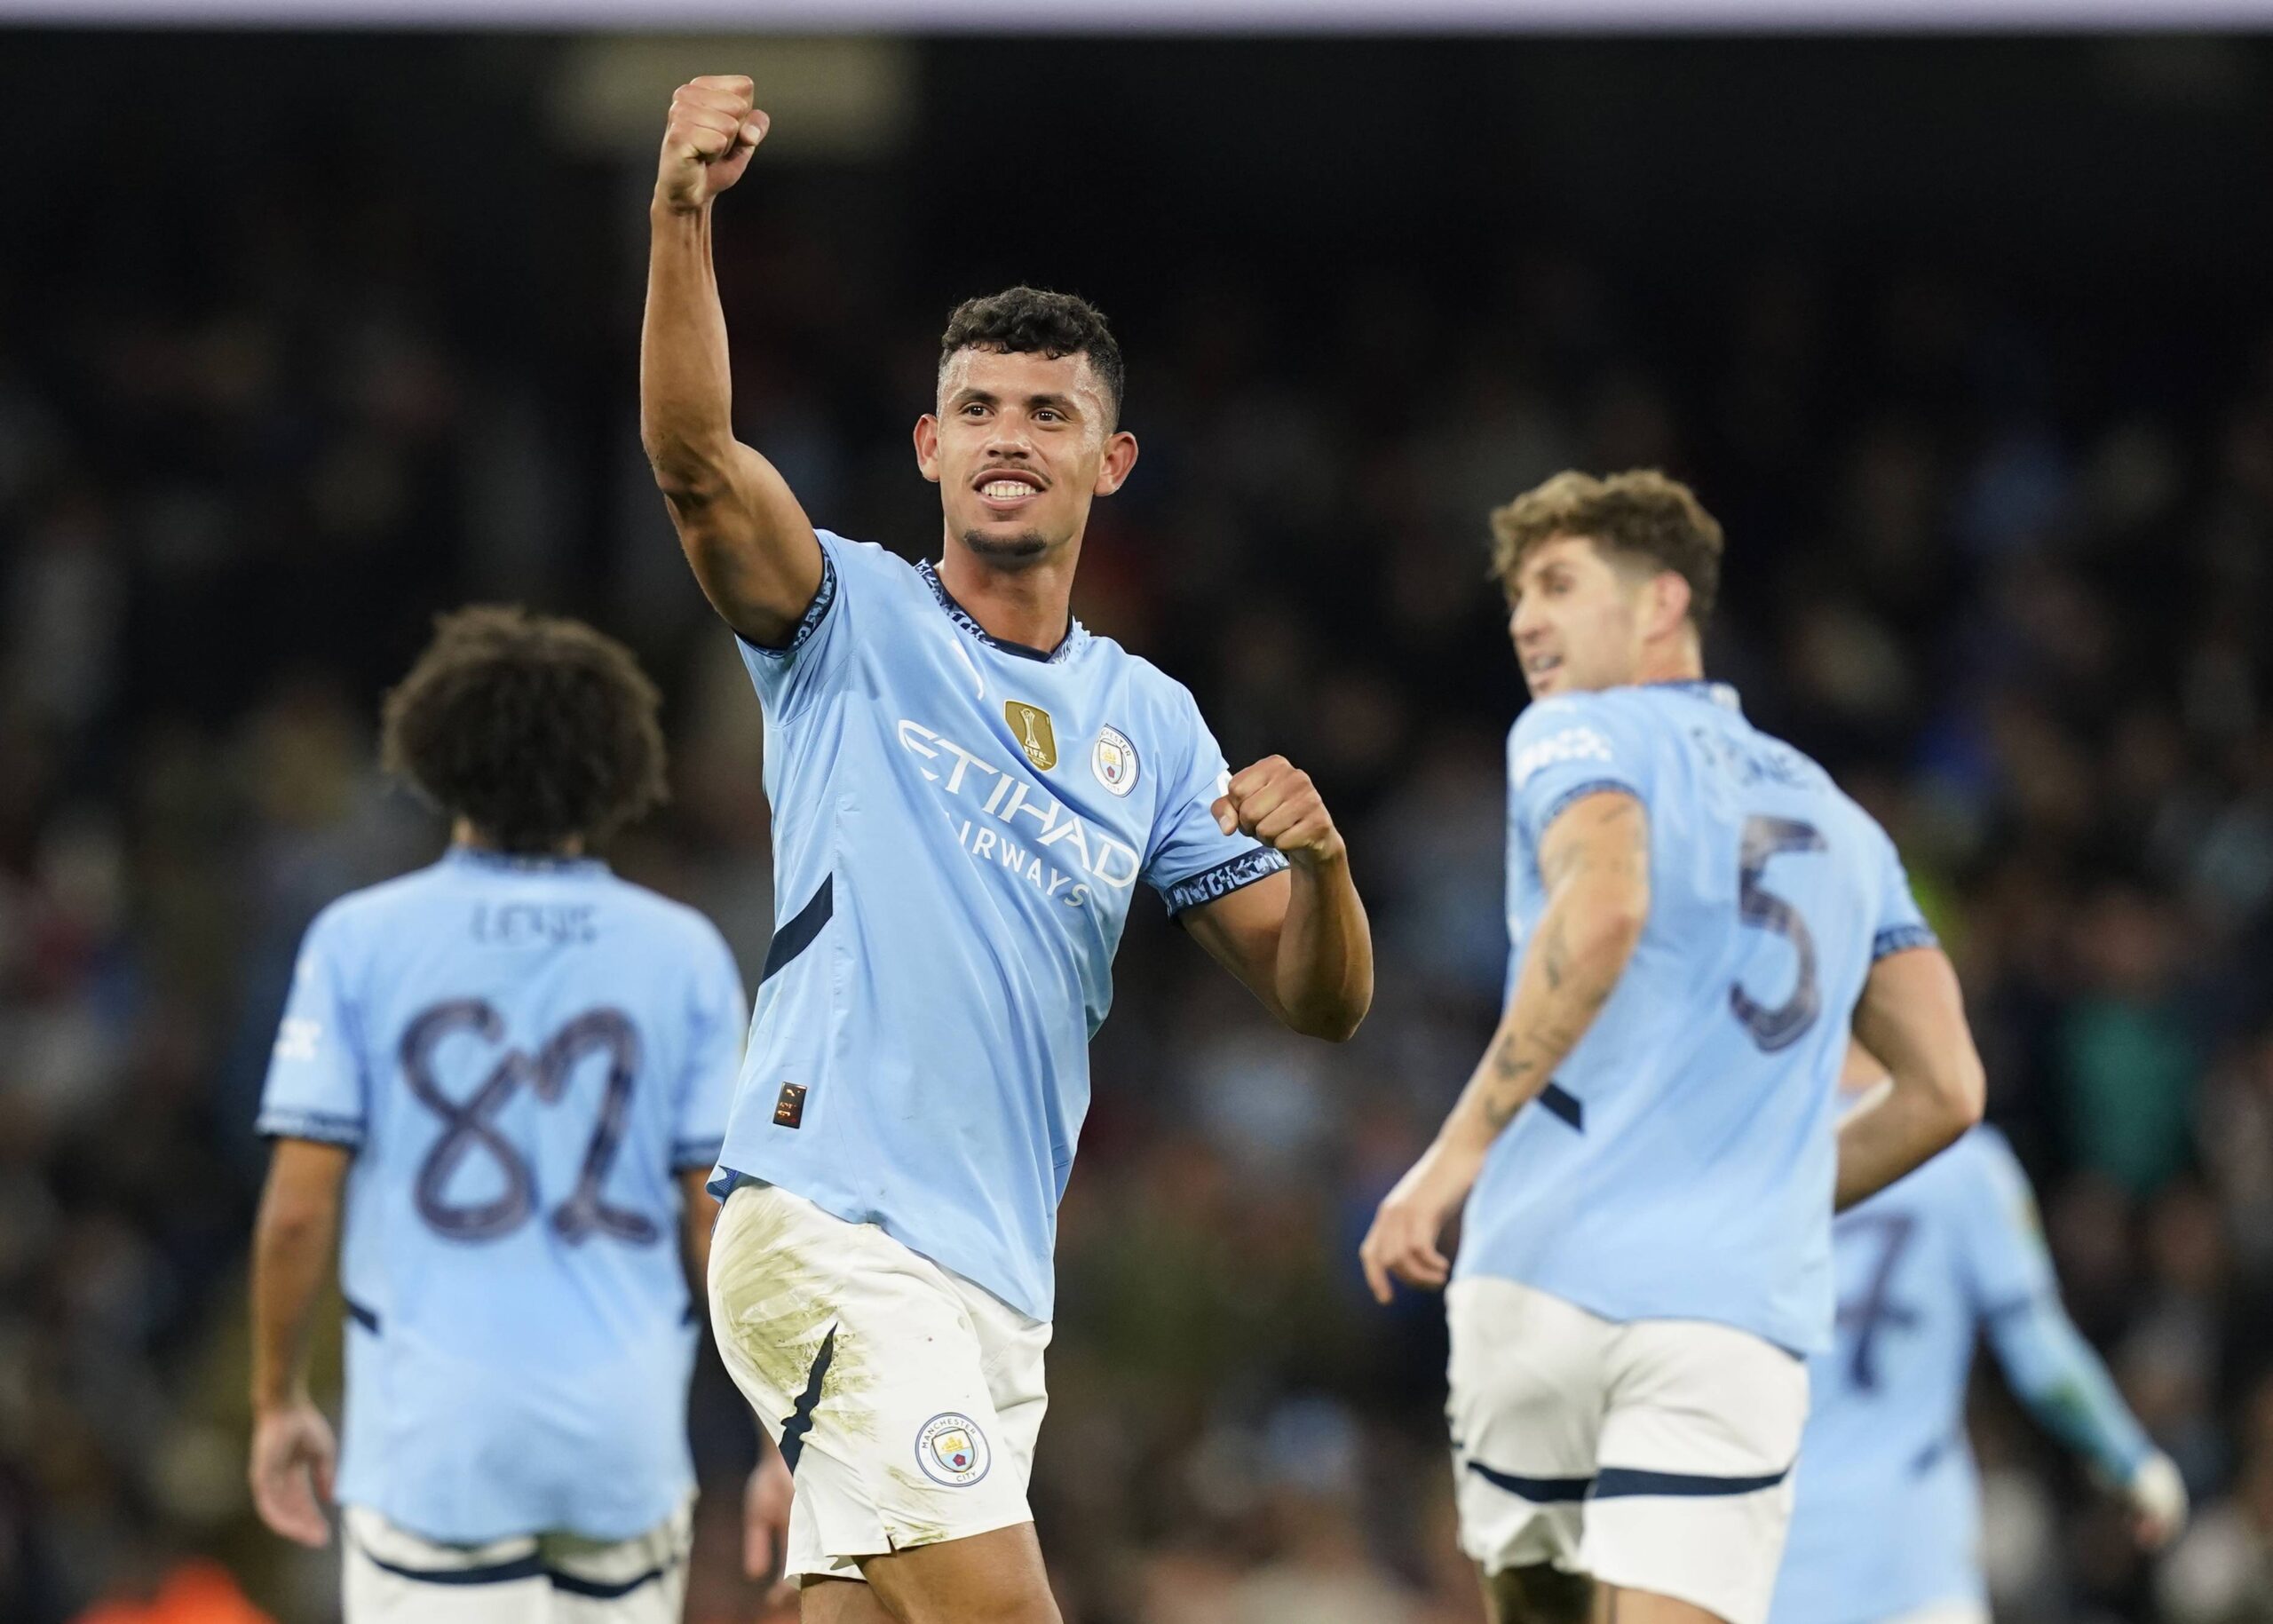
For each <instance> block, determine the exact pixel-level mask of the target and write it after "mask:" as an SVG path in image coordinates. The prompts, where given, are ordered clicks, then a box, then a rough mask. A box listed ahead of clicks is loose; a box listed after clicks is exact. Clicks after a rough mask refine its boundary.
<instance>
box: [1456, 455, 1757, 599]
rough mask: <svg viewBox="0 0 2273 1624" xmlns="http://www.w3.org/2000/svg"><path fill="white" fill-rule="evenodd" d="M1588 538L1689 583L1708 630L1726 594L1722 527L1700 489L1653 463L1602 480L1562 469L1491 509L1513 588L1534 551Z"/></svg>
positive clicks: (1496, 552)
mask: <svg viewBox="0 0 2273 1624" xmlns="http://www.w3.org/2000/svg"><path fill="white" fill-rule="evenodd" d="M1558 535H1582V536H1585V537H1586V538H1587V539H1588V540H1589V541H1591V542H1593V543H1594V544H1595V545H1596V547H1599V548H1600V549H1602V551H1604V553H1605V554H1606V555H1608V556H1609V557H1611V558H1623V559H1625V560H1627V561H1628V562H1632V561H1635V560H1639V561H1642V562H1644V563H1647V564H1650V565H1652V566H1655V567H1656V568H1658V569H1669V570H1671V571H1672V572H1673V573H1674V574H1676V575H1679V576H1680V577H1681V578H1682V579H1683V580H1684V581H1686V582H1689V618H1690V620H1691V622H1693V623H1694V624H1695V625H1696V627H1697V629H1698V630H1700V631H1702V630H1704V629H1705V624H1706V622H1707V621H1709V620H1711V619H1712V618H1713V602H1714V599H1715V598H1718V597H1719V596H1720V591H1721V546H1722V537H1721V525H1720V521H1719V520H1718V519H1715V518H1714V517H1713V516H1712V515H1711V514H1710V513H1707V511H1705V506H1704V504H1703V503H1700V502H1699V501H1698V500H1697V494H1696V493H1695V492H1694V491H1692V490H1691V489H1690V488H1689V487H1687V486H1686V485H1683V483H1682V482H1681V481H1680V480H1678V479H1668V478H1667V477H1666V476H1665V475H1664V474H1662V473H1659V471H1657V470H1656V469H1654V468H1635V469H1631V470H1629V471H1627V472H1625V473H1614V474H1612V475H1611V476H1610V477H1609V478H1608V479H1596V478H1595V477H1594V476H1593V475H1592V474H1584V473H1578V472H1569V473H1558V474H1556V476H1555V477H1554V478H1553V479H1549V480H1548V481H1547V482H1546V483H1545V484H1544V485H1540V486H1538V487H1534V488H1533V489H1531V490H1527V491H1525V493H1524V494H1523V495H1520V496H1518V497H1517V498H1516V499H1515V500H1514V501H1513V502H1510V503H1508V505H1507V506H1505V507H1503V508H1494V509H1493V511H1492V573H1493V575H1495V576H1497V577H1498V578H1499V582H1500V584H1501V586H1502V587H1503V588H1505V589H1507V590H1509V592H1510V593H1512V592H1513V591H1514V590H1515V584H1516V572H1517V571H1518V570H1520V569H1521V568H1522V567H1523V564H1524V560H1525V558H1528V557H1530V556H1531V553H1532V551H1533V550H1534V549H1535V548H1538V547H1540V546H1541V545H1542V544H1544V543H1548V542H1549V541H1552V540H1554V539H1555V538H1556V536H1558Z"/></svg>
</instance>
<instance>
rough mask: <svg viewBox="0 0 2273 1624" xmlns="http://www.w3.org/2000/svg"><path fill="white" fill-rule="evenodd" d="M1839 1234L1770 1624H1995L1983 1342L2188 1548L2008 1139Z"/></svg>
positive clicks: (2173, 1501) (1930, 1170)
mask: <svg viewBox="0 0 2273 1624" xmlns="http://www.w3.org/2000/svg"><path fill="white" fill-rule="evenodd" d="M1868 1076H1869V1073H1867V1072H1865V1073H1863V1077H1864V1079H1865V1081H1867V1080H1868ZM1832 1233H1833V1262H1834V1265H1835V1267H1836V1269H1837V1271H1838V1286H1839V1331H1838V1341H1837V1343H1836V1345H1835V1346H1834V1347H1833V1348H1832V1349H1830V1350H1829V1351H1826V1352H1822V1353H1818V1355H1816V1357H1815V1358H1814V1359H1812V1360H1810V1364H1809V1382H1810V1389H1811V1390H1812V1398H1813V1406H1812V1409H1811V1410H1810V1414H1809V1416H1808V1425H1807V1431H1806V1433H1805V1434H1804V1435H1803V1436H1802V1439H1801V1443H1800V1465H1799V1470H1798V1472H1797V1473H1796V1474H1795V1483H1796V1485H1797V1500H1796V1501H1795V1503H1794V1507H1793V1510H1792V1533H1791V1538H1790V1540H1789V1541H1787V1542H1786V1546H1785V1551H1784V1568H1783V1572H1782V1573H1781V1575H1780V1576H1779V1577H1778V1580H1777V1582H1776V1603H1775V1606H1774V1608H1773V1610H1772V1612H1771V1613H1770V1617H1771V1619H1772V1620H1774V1624H1896V1621H1897V1620H1899V1621H1900V1624H1988V1620H1989V1594H1988V1587H1987V1585H1986V1584H1985V1583H1984V1580H1983V1579H1982V1574H1981V1552H1980V1541H1981V1484H1980V1479H1979V1477H1978V1474H1977V1473H1976V1471H1975V1469H1974V1464H1973V1452H1972V1450H1971V1449H1970V1448H1969V1447H1968V1445H1967V1442H1966V1436H1965V1390H1966V1382H1967V1378H1968V1375H1969V1374H1970V1373H1971V1371H1972V1367H1973V1347H1974V1341H1975V1339H1976V1336H1977V1335H1980V1334H1981V1333H1983V1332H1986V1333H1987V1335H1988V1338H1989V1343H1990V1345H1991V1346H1992V1348H1994V1349H1995V1350H1996V1352H1997V1362H1998V1364H1999V1365H2000V1367H2002V1368H2003V1370H2004V1372H2005V1379H2006V1380H2007V1381H2008V1382H2010V1383H2011V1385H2012V1390H2013V1392H2014V1393H2015V1395H2016V1397H2018V1398H2020V1400H2021V1402H2022V1403H2024V1404H2025V1405H2026V1406H2028V1408H2029V1411H2030V1413H2031V1414H2033V1415H2034V1416H2035V1417H2036V1418H2037V1420H2038V1421H2039V1422H2042V1423H2043V1425H2044V1426H2045V1428H2046V1429H2047V1430H2049V1431H2050V1432H2052V1433H2053V1434H2054V1435H2055V1437H2057V1438H2059V1439H2060V1441H2061V1442H2063V1443H2064V1444H2066V1445H2067V1446H2069V1447H2070V1448H2071V1449H2073V1450H2075V1451H2076V1452H2077V1454H2079V1455H2081V1456H2082V1457H2083V1458H2084V1460H2085V1462H2087V1464H2088V1465H2089V1467H2090V1469H2091V1471H2092V1475H2093V1476H2094V1477H2096V1478H2097V1479H2098V1480H2099V1481H2100V1482H2101V1483H2102V1484H2103V1485H2107V1486H2109V1487H2111V1488H2112V1489H2114V1490H2116V1491H2117V1492H2119V1493H2120V1494H2121V1495H2122V1496H2123V1499H2124V1501H2125V1502H2126V1504H2127V1505H2128V1506H2129V1508H2130V1509H2131V1512H2132V1517H2133V1528H2134V1532H2135V1533H2136V1534H2137V1536H2138V1538H2139V1540H2140V1542H2141V1543H2142V1544H2143V1545H2145V1546H2146V1547H2147V1548H2148V1549H2160V1548H2161V1547H2162V1546H2164V1545H2166V1544H2167V1543H2168V1542H2169V1541H2171V1540H2173V1539H2174V1538H2176V1537H2177V1534H2178V1532H2179V1530H2180V1528H2181V1527H2182V1525H2184V1523H2185V1520H2186V1485H2185V1482H2184V1480H2183V1479H2182V1478H2181V1477H2180V1476H2179V1474H2178V1468H2177V1467H2176V1465H2174V1463H2173V1462H2171V1460H2170V1458H2169V1457H2168V1456H2167V1455H2165V1454H2160V1453H2159V1452H2158V1451H2157V1450H2156V1449H2155V1447H2154V1446H2153V1445H2152V1444H2151V1443H2150V1442H2149V1441H2148V1439H2147V1435H2146V1434H2145V1433H2144V1432H2143V1431H2142V1430H2140V1426H2139V1423H2138V1422H2136V1421H2135V1420H2134V1419H2133V1418H2132V1415H2131V1413H2130V1411H2129V1410H2127V1409H2126V1408H2125V1407H2124V1404H2123V1400H2122V1398H2120V1397H2119V1396H2118V1394H2117V1393H2116V1390H2115V1384H2114V1383H2113V1382H2111V1381H2109V1380H2108V1375H2107V1371H2106V1369H2105V1367H2103V1366H2102V1365H2101V1364H2100V1361H2099V1359H2098V1356H2097V1355H2095V1354H2094V1353H2093V1352H2092V1351H2091V1348H2090V1346H2089V1345H2088V1344H2087V1343H2086V1342H2085V1341H2084V1339H2083V1337H2082V1336H2081V1335H2079V1333H2078V1332H2077V1330H2076V1327H2075V1326H2074V1325H2073V1324H2072V1323H2071V1322H2070V1320H2069V1319H2068V1316H2067V1313H2066V1311H2064V1310H2063V1309H2062V1307H2061V1306H2060V1287H2059V1282H2058V1281H2057V1280H2055V1279H2054V1278H2053V1273H2052V1259H2051V1258H2050V1256H2048V1255H2047V1253H2046V1251H2045V1249H2044V1240H2043V1234H2042V1231H2041V1229H2040V1228H2039V1224H2038V1223H2037V1216H2036V1202H2035V1200H2034V1199H2033V1197H2032V1196H2031V1194H2030V1192H2029V1187H2028V1180H2027V1178H2026V1176H2024V1175H2023V1173H2022V1172H2021V1168H2020V1164H2019V1163H2018V1162H2017V1161H2015V1160H2014V1159H2013V1153H2012V1151H2011V1149H2010V1148H2009V1147H2008V1145H2006V1143H2005V1139H2004V1136H2003V1135H2001V1134H2000V1133H1998V1132H1997V1131H1996V1130H1995V1129H1992V1128H1976V1129H1974V1130H1973V1131H1972V1132H1971V1133H1969V1134H1968V1135H1966V1137H1963V1138H1962V1139H1960V1140H1959V1141H1958V1142H1957V1143H1956V1144H1955V1145H1952V1146H1950V1148H1949V1149H1947V1150H1945V1151H1944V1152H1943V1153H1941V1154H1940V1155H1938V1156H1936V1157H1935V1158H1934V1159H1933V1160H1932V1161H1928V1163H1927V1164H1926V1165H1925V1166H1924V1167H1922V1168H1919V1169H1918V1170H1917V1171H1916V1172H1914V1173H1913V1174H1911V1175H1909V1176H1907V1177H1905V1178H1903V1179H1901V1180H1899V1181H1897V1183H1895V1184H1892V1185H1890V1186H1889V1187H1888V1188H1887V1189H1885V1190H1883V1191H1881V1192H1879V1193H1878V1194H1877V1195H1874V1196H1873V1197H1872V1198H1871V1199H1870V1200H1867V1201H1865V1202H1863V1203H1862V1204H1861V1205H1860V1206H1857V1207H1853V1208H1849V1209H1848V1210H1847V1211H1846V1212H1844V1213H1842V1214H1841V1215H1840V1217H1839V1219H1838V1222H1837V1224H1835V1225H1834V1226H1833V1232H1832Z"/></svg>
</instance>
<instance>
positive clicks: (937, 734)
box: [713, 532, 1287, 1319]
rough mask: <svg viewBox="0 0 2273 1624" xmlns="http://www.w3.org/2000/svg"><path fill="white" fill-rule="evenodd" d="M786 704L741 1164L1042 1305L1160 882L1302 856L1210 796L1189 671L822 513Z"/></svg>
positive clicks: (1171, 900)
mask: <svg viewBox="0 0 2273 1624" xmlns="http://www.w3.org/2000/svg"><path fill="white" fill-rule="evenodd" d="M820 543H821V551H822V556H823V558H824V561H825V567H824V569H823V572H822V580H821V586H820V591H819V592H818V593H817V594H816V596H815V598H814V599H813V603H812V607H811V608H810V609H809V610H808V611H807V612H806V614H805V616H804V620H803V622H801V623H800V624H799V626H798V628H797V630H796V634H795V636H794V638H792V640H791V641H790V643H789V645H788V647H787V648H785V649H783V650H779V651H775V650H768V649H762V648H756V647H753V646H749V645H748V644H744V645H742V659H743V661H744V663H745V664H747V665H748V668H749V674H750V679H751V681H752V682H753V683H754V684H755V685H756V688H757V693H758V697H759V699H760V701H762V702H763V703H764V709H765V722H766V740H765V786H766V793H767V795H768V796H769V797H770V798H771V800H772V805H773V838H774V894H775V895H776V896H777V897H778V898H780V911H781V918H780V923H779V924H778V925H777V926H776V931H775V935H774V939H773V947H772V951H771V952H769V953H768V954H767V955H766V963H765V973H764V979H763V981H762V983H761V985H760V986H759V987H758V990H757V998H756V1012H755V1016H754V1018H753V1020H752V1023H751V1027H750V1042H749V1050H748V1057H747V1058H746V1059H745V1061H744V1063H743V1067H742V1078H741V1087H740V1089H738V1090H737V1092H736V1096H735V1100H734V1111H733V1121H732V1122H731V1124H730V1125H729V1127H728V1128H727V1130H726V1145H725V1152H724V1153H723V1155H722V1156H721V1158H720V1167H719V1182H718V1183H717V1184H714V1185H713V1188H714V1189H720V1190H723V1189H725V1188H726V1187H727V1186H728V1185H729V1184H731V1182H732V1181H733V1178H734V1177H735V1176H738V1175H739V1176H749V1177H755V1178H760V1179H764V1180H766V1181H767V1182H769V1183H772V1184H780V1185H781V1186H782V1187H783V1188H785V1189H788V1190H791V1191H794V1192H796V1193H797V1194H799V1195H802V1196H804V1197H805V1198H806V1199H808V1200H811V1201H812V1202H813V1203H814V1204H816V1205H817V1206H819V1207H820V1208H822V1209H824V1210H825V1211H828V1212H831V1213H834V1214H836V1216H838V1217H840V1218H843V1219H846V1220H848V1221H850V1222H852V1223H874V1224H879V1225H881V1226H882V1227H883V1230H884V1231H885V1232H887V1233H889V1234H891V1235H892V1236H893V1237H895V1238H896V1239H898V1240H899V1241H901V1242H902V1243H903V1244H905V1245H907V1247H909V1248H912V1249H914V1250H915V1251H917V1252H920V1253H922V1254H923V1256H927V1257H929V1258H931V1259H932V1260H933V1261H935V1262H937V1263H939V1264H943V1265H945V1266H946V1268H948V1269H951V1270H953V1271H955V1272H956V1273H958V1274H961V1275H963V1276H965V1277H966V1278H968V1279H971V1280H974V1281H976V1282H978V1284H979V1285H980V1286H983V1287H986V1289H987V1290H989V1291H991V1292H993V1293H994V1295H997V1296H999V1297H1001V1298H1002V1299H1003V1301H1005V1302H1007V1303H1010V1305H1011V1306H1013V1307H1014V1308H1017V1309H1018V1310H1019V1311H1021V1312H1023V1313H1026V1314H1027V1315H1029V1316H1031V1317H1033V1318H1034V1319H1048V1318H1049V1314H1050V1309H1051V1304H1052V1301H1053V1298H1054V1295H1055V1287H1054V1282H1053V1279H1052V1269H1051V1253H1052V1250H1053V1248H1054V1247H1055V1245H1056V1240H1057V1200H1058V1197H1059V1196H1060V1195H1061V1194H1063V1193H1064V1192H1065V1178H1066V1174H1067V1172H1068V1170H1069V1169H1070V1168H1071V1166H1072V1164H1073V1146H1074V1142H1075V1140H1076V1139H1077V1137H1079V1135H1080V1133H1081V1120H1082V1118H1083V1116H1084V1115H1085V1114H1086V1113H1088V1110H1089V1038H1090V1035H1091V1034H1093V1033H1095V1032H1096V1031H1097V1027H1098V1026H1099V1025H1100V1024H1101V1023H1102V1022H1103V1021H1104V1019H1105V1011H1106V1010H1107V1008H1108V1007H1109V1006H1110V1005H1111V1003H1112V1000H1113V950H1114V948H1115V947H1117V946H1118V945H1119V943H1120V940H1121V927H1122V925H1123V924H1124V923H1126V921H1127V919H1128V917H1129V901H1130V899H1131V896H1132V893H1133V891H1134V889H1135V887H1136V885H1137V882H1138V881H1140V880H1142V881H1144V882H1145V883H1149V884H1150V885H1152V887H1153V888H1154V889H1156V890H1157V891H1160V893H1161V894H1162V896H1163V897H1165V899H1167V902H1168V909H1169V911H1170V912H1171V913H1176V912H1181V911H1182V910H1184V909H1185V908H1189V907H1195V906H1198V905H1200V904H1201V903H1205V902H1208V901H1211V900H1213V899H1216V898H1217V897H1221V896H1224V895H1225V894H1227V893H1229V892H1230V891H1234V890H1236V889H1238V888H1239V887H1240V886H1242V885H1246V884H1248V883H1252V882H1254V881H1255V880H1259V879H1262V878H1263V876H1264V875H1269V874H1272V873H1275V872H1277V871H1278V870H1279V869H1281V868H1283V867H1286V862H1287V860H1286V859H1285V857H1284V856H1282V855H1281V854H1280V853H1279V852H1276V851H1274V850H1272V849H1271V848H1270V847H1267V846H1263V845H1262V844H1258V843H1257V842H1255V840H1253V839H1252V838H1250V837H1248V836H1244V835H1232V836H1226V835H1224V833H1223V832H1222V831H1221V830H1220V829H1218V828H1216V820H1215V816H1214V814H1213V812H1211V811H1210V808H1211V807H1212V806H1213V805H1214V804H1215V802H1216V798H1217V797H1218V796H1221V795H1222V793H1223V790H1224V784H1225V781H1226V779H1227V776H1228V773H1227V770H1226V767H1225V764H1224V756H1223V752H1222V750H1221V749H1218V748H1217V746H1216V741H1215V739H1214V737H1213V735H1211V734H1210V733H1208V726H1207V724H1206V723H1205V722H1203V721H1202V720H1201V719H1200V710H1199V708H1198V706H1196V705H1195V704H1194V703H1193V702H1192V695H1191V693H1189V692H1187V691H1186V690H1185V689H1184V687H1183V685H1180V684H1178V683H1176V682H1173V681H1171V680H1170V679H1169V678H1168V677H1164V676H1162V675H1161V674H1160V671H1158V670H1157V669H1154V668H1153V667H1152V665H1150V664H1149V663H1147V662H1146V661H1144V660H1141V659H1138V658H1137V656H1135V655H1133V654H1129V653H1127V652H1126V651H1125V650H1123V649H1122V648H1121V646H1120V645H1119V644H1117V643H1114V642H1113V640H1112V639H1111V638H1099V637H1092V636H1091V635H1090V634H1089V632H1088V631H1086V630H1083V629H1082V627H1081V625H1080V624H1079V623H1078V622H1075V623H1073V625H1071V626H1070V627H1069V629H1068V630H1067V633H1066V636H1065V639H1064V641H1062V642H1061V643H1060V644H1059V645H1058V646H1057V647H1056V648H1055V649H1052V650H1049V651H1047V652H1045V651H1042V650H1040V649H1032V648H1024V647H1020V646H1017V645H1015V644H1010V643H1005V642H1002V641H1000V640H998V639H996V638H991V637H989V636H988V635H987V634H986V631H985V630H982V629H981V628H980V627H979V625H978V622H976V621H974V620H973V619H972V618H971V617H970V614H967V613H965V612H964V611H963V610H962V608H961V607H960V606H958V605H957V604H956V603H955V602H954V598H952V597H950V596H949V595H948V593H947V591H946V588H945V586H944V585H943V584H942V583H941V582H940V581H939V576H938V574H936V573H935V572H934V571H933V570H932V569H931V566H928V565H922V566H911V565H909V564H907V563H906V562H904V561H903V560H901V559H900V558H897V557H895V556H894V555H893V554H891V553H890V552H887V551H884V550H883V548H881V547H877V546H875V545H873V544H870V543H859V542H848V541H844V540H842V539H840V538H838V537H836V536H835V535H829V534H828V533H827V532H823V533H822V534H821V537H820Z"/></svg>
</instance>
